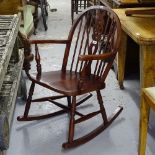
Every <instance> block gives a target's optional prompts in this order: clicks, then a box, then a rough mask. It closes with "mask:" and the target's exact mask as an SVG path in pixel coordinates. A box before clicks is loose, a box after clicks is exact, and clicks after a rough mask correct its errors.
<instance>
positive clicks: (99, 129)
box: [62, 106, 123, 149]
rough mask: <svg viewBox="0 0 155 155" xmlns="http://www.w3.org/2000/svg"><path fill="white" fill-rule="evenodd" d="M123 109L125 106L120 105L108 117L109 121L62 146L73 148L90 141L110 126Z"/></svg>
mask: <svg viewBox="0 0 155 155" xmlns="http://www.w3.org/2000/svg"><path fill="white" fill-rule="evenodd" d="M122 110H123V107H121V106H118V108H117V109H116V110H115V111H114V113H113V114H112V115H111V116H109V117H108V118H107V122H106V123H105V124H104V123H103V124H101V125H100V126H99V127H97V128H96V129H94V130H93V131H91V132H90V133H88V134H87V135H84V136H82V137H81V138H78V139H74V140H73V141H71V142H66V143H63V144H62V147H63V148H65V149H67V148H72V147H76V146H79V145H81V144H84V143H86V142H88V141H89V140H91V139H93V138H95V137H96V136H98V135H99V134H100V133H101V132H102V131H104V130H105V129H106V128H108V127H109V125H110V124H111V123H112V122H113V121H114V120H115V119H116V118H117V116H118V115H119V114H120V113H121V111H122Z"/></svg>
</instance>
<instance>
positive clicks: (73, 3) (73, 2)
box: [71, 0, 75, 24]
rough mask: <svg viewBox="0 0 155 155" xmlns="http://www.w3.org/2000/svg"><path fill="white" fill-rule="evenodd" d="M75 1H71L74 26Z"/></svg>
mask: <svg viewBox="0 0 155 155" xmlns="http://www.w3.org/2000/svg"><path fill="white" fill-rule="evenodd" d="M74 5H75V0H71V20H72V24H73V20H74V9H75V6H74Z"/></svg>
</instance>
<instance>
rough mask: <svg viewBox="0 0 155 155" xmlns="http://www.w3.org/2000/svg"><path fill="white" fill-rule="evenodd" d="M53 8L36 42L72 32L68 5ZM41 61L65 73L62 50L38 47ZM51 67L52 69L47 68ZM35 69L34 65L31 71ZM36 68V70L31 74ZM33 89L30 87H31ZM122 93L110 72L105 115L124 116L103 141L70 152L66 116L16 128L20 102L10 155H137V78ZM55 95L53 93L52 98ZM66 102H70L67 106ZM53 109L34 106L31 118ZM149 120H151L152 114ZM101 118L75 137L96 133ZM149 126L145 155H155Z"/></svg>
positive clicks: (64, 0)
mask: <svg viewBox="0 0 155 155" xmlns="http://www.w3.org/2000/svg"><path fill="white" fill-rule="evenodd" d="M49 3H50V5H51V8H57V12H49V17H48V21H47V22H48V31H47V32H45V31H44V29H43V26H42V23H40V24H39V27H38V32H37V35H36V36H32V38H59V39H63V38H66V37H67V35H68V32H69V29H70V27H71V18H70V0H57V1H54V0H49ZM40 49H41V51H44V52H41V56H42V57H43V58H42V59H41V60H42V63H43V69H44V70H45V71H47V70H49V69H53V70H56V69H58V68H60V67H61V62H62V61H61V60H62V59H61V58H62V56H63V52H64V46H58V45H56V46H53V45H52V46H40ZM49 64H50V65H49ZM33 66H34V65H33ZM33 69H34V67H32V71H33ZM27 86H29V81H27ZM124 86H125V89H124V90H120V89H119V86H118V83H117V80H116V77H115V74H114V72H113V71H110V74H109V76H108V78H107V87H106V89H105V90H103V91H102V96H103V97H104V104H105V107H106V109H107V113H108V114H110V113H111V112H112V111H113V110H114V109H115V108H116V106H117V105H118V104H121V105H122V106H123V107H124V110H123V112H122V113H121V114H120V115H119V117H118V118H117V119H116V120H115V122H113V124H112V125H111V126H110V127H109V128H108V129H106V130H105V131H104V132H103V133H101V134H100V135H99V136H97V137H96V138H94V139H93V140H91V141H90V142H88V143H86V144H84V145H82V146H80V147H77V148H74V149H70V150H63V149H62V147H61V145H62V143H63V142H65V141H66V139H67V132H68V116H67V115H62V116H60V117H56V118H52V119H46V120H42V121H32V122H18V121H17V120H16V117H17V116H18V115H21V114H22V113H23V110H24V103H23V101H22V100H20V99H18V100H17V104H16V109H15V113H14V119H13V124H12V128H11V135H10V147H9V149H8V150H7V151H6V152H5V153H6V155H95V154H96V155H113V154H115V155H138V134H139V98H140V96H139V78H137V77H136V76H131V75H130V76H129V77H128V78H126V79H125V81H124ZM49 93H51V92H46V91H45V90H43V89H42V88H40V87H37V90H36V91H35V93H34V96H35V97H37V96H45V95H47V94H49ZM52 94H53V92H52ZM65 102H66V101H65ZM95 102H96V95H94V96H93V97H92V98H91V99H90V100H88V103H87V104H86V107H84V108H83V109H81V110H83V111H87V110H88V108H89V109H91V110H92V109H95V108H97V106H96V104H94V103H95ZM54 109H55V107H53V105H51V104H50V103H45V104H37V105H36V104H35V105H33V107H32V109H31V113H33V114H34V113H38V112H39V113H41V112H51V111H52V110H54ZM151 115H152V117H151V120H152V118H153V114H151ZM98 121H99V120H98V117H97V118H95V119H93V120H92V121H88V122H87V123H83V124H82V125H78V126H77V128H76V133H77V135H79V134H83V133H85V131H87V129H88V128H93V127H95V126H96V124H97V123H98ZM152 122H153V120H152V121H151V123H150V127H149V135H148V146H147V150H146V152H147V153H146V155H153V154H155V147H154V146H155V135H153V132H152V131H153V129H154V128H155V127H154V124H153V123H152Z"/></svg>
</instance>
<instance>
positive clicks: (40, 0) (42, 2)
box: [30, 0, 48, 31]
mask: <svg viewBox="0 0 155 155" xmlns="http://www.w3.org/2000/svg"><path fill="white" fill-rule="evenodd" d="M30 2H34V3H35V4H36V5H37V9H38V7H40V10H41V17H42V22H43V25H44V29H45V31H47V29H48V26H47V22H46V19H47V16H48V3H47V0H31V1H30ZM37 12H38V10H36V13H35V20H36V23H35V28H37V25H38V21H39V17H38V13H37Z"/></svg>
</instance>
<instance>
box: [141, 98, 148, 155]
mask: <svg viewBox="0 0 155 155" xmlns="http://www.w3.org/2000/svg"><path fill="white" fill-rule="evenodd" d="M140 108H141V110H140V127H139V129H140V130H139V155H145V150H146V142H147V130H148V123H149V113H150V107H149V105H148V104H147V101H146V100H145V99H144V97H143V98H142V101H141V107H140Z"/></svg>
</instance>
